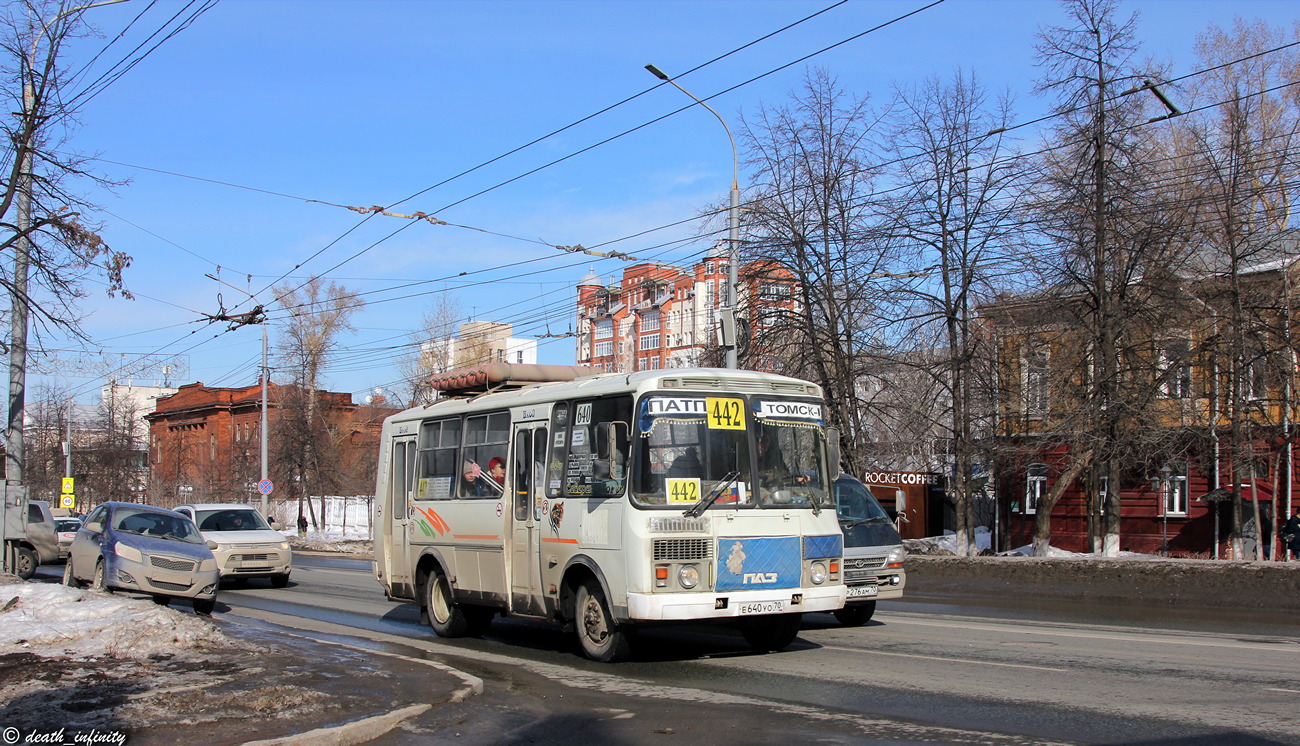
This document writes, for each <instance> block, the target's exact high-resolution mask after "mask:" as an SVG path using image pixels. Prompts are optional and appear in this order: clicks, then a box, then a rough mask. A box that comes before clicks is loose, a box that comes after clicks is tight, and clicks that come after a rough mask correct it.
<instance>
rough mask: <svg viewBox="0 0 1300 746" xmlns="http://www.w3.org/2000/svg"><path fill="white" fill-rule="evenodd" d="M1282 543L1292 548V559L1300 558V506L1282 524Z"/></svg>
mask: <svg viewBox="0 0 1300 746" xmlns="http://www.w3.org/2000/svg"><path fill="white" fill-rule="evenodd" d="M1282 545H1283V546H1284V547H1286V548H1288V549H1290V550H1291V559H1293V560H1300V507H1297V508H1296V509H1295V515H1293V516H1291V517H1290V518H1288V519H1287V522H1286V523H1285V524H1283V526H1282Z"/></svg>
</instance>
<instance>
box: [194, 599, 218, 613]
mask: <svg viewBox="0 0 1300 746" xmlns="http://www.w3.org/2000/svg"><path fill="white" fill-rule="evenodd" d="M215 608H217V599H215V598H196V599H194V613H195V614H202V615H203V616H212V610H213V609H215Z"/></svg>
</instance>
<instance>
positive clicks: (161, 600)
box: [153, 596, 172, 606]
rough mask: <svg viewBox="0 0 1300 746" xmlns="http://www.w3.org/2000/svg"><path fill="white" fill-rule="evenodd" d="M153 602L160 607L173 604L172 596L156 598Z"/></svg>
mask: <svg viewBox="0 0 1300 746" xmlns="http://www.w3.org/2000/svg"><path fill="white" fill-rule="evenodd" d="M153 602H154V603H156V604H158V605H159V606H166V605H167V604H169V603H171V602H172V599H171V596H154V597H153Z"/></svg>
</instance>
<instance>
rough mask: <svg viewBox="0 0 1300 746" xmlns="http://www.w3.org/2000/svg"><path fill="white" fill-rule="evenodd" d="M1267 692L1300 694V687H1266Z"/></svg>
mask: <svg viewBox="0 0 1300 746" xmlns="http://www.w3.org/2000/svg"><path fill="white" fill-rule="evenodd" d="M1264 691H1266V692H1283V693H1285V694H1300V689H1275V688H1274V687H1271V686H1270V687H1265V688H1264Z"/></svg>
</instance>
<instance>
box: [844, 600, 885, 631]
mask: <svg viewBox="0 0 1300 746" xmlns="http://www.w3.org/2000/svg"><path fill="white" fill-rule="evenodd" d="M875 613H876V602H875V601H867V602H866V603H862V604H853V605H852V606H845V607H844V608H842V609H836V610H835V618H836V619H837V620H839V623H840V624H843V625H844V626H845V627H861V626H862V625H864V624H866V623H867V621H868V620H870V619H871V615H872V614H875Z"/></svg>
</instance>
